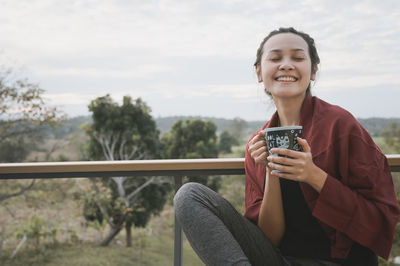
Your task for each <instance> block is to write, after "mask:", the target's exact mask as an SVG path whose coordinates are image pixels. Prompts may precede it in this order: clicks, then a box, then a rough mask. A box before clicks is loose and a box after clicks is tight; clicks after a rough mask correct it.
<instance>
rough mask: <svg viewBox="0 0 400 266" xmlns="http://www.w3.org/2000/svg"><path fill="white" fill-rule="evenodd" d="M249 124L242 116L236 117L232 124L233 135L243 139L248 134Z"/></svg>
mask: <svg viewBox="0 0 400 266" xmlns="http://www.w3.org/2000/svg"><path fill="white" fill-rule="evenodd" d="M247 127H248V124H247V122H246V121H245V120H243V119H241V118H238V117H236V118H234V119H233V120H232V124H231V126H230V132H232V135H233V137H235V138H236V139H237V140H239V141H241V140H242V139H243V137H244V136H245V134H246V129H247Z"/></svg>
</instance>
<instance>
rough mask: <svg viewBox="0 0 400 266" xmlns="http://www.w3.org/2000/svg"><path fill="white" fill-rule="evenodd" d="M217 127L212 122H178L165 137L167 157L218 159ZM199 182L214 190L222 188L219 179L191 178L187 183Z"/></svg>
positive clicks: (163, 139) (187, 179)
mask: <svg viewBox="0 0 400 266" xmlns="http://www.w3.org/2000/svg"><path fill="white" fill-rule="evenodd" d="M216 130H217V127H216V125H215V124H214V123H213V122H211V121H203V120H199V119H196V120H186V121H178V122H176V123H175V124H174V125H173V126H172V129H171V131H170V133H167V134H165V135H164V136H163V138H162V141H163V144H164V149H165V157H166V158H169V159H198V158H216V157H217V156H218V146H217V136H216ZM187 181H191V182H199V183H202V184H205V185H207V186H209V187H210V188H212V189H214V190H218V188H219V187H220V178H219V177H207V176H191V177H188V178H186V180H185V182H187Z"/></svg>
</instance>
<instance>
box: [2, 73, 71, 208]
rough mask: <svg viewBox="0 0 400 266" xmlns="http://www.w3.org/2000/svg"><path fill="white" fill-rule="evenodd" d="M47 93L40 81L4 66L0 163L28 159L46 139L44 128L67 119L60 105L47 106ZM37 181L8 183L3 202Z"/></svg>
mask: <svg viewBox="0 0 400 266" xmlns="http://www.w3.org/2000/svg"><path fill="white" fill-rule="evenodd" d="M43 93H44V90H43V89H41V88H40V87H39V86H38V85H37V84H34V83H31V82H29V81H28V80H27V79H19V78H15V75H14V74H13V71H12V70H10V69H7V70H5V69H4V68H2V67H0V163H4V162H22V161H24V160H25V159H26V157H27V156H28V154H29V152H30V151H31V150H32V148H33V147H34V145H35V144H38V143H40V141H41V140H42V139H43V137H44V136H43V135H42V134H41V130H42V127H43V126H45V125H47V126H49V125H50V126H55V125H58V124H59V123H60V122H61V121H62V119H63V118H64V116H63V115H62V113H61V112H60V111H59V110H57V108H55V107H49V106H48V105H47V103H46V102H45V101H44V100H43ZM34 182H35V181H34V180H32V181H31V182H30V184H29V185H22V184H19V185H18V187H17V188H15V187H13V188H12V189H11V188H10V186H8V184H7V183H4V184H3V187H2V188H3V191H5V192H2V193H0V202H1V201H3V200H6V199H9V198H12V197H15V196H19V195H22V194H23V193H25V192H26V191H27V190H29V189H31V188H32V186H33V185H34ZM9 188H10V189H9ZM7 191H8V192H7Z"/></svg>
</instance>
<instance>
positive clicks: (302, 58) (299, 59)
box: [293, 57, 304, 61]
mask: <svg viewBox="0 0 400 266" xmlns="http://www.w3.org/2000/svg"><path fill="white" fill-rule="evenodd" d="M293 59H294V60H296V61H302V60H304V57H294V58H293Z"/></svg>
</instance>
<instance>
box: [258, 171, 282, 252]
mask: <svg viewBox="0 0 400 266" xmlns="http://www.w3.org/2000/svg"><path fill="white" fill-rule="evenodd" d="M258 227H260V229H261V231H263V232H264V234H265V236H266V237H267V238H268V240H269V241H271V243H272V244H273V245H274V246H276V247H277V246H279V244H280V242H281V240H282V237H283V234H284V233H285V216H284V212H283V206H282V196H281V185H280V183H279V177H276V176H273V175H271V170H270V169H269V168H268V167H267V174H266V177H265V191H264V197H263V201H262V204H261V208H260V214H259V216H258Z"/></svg>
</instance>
